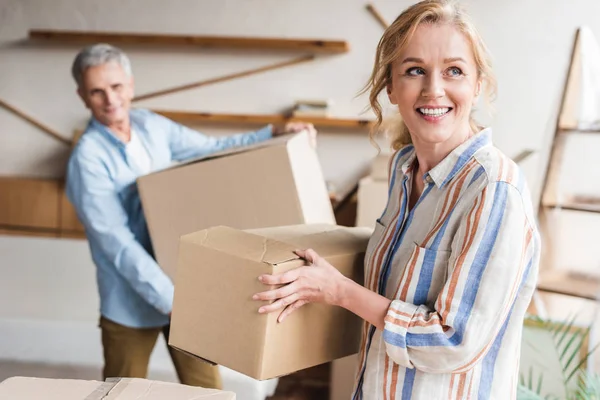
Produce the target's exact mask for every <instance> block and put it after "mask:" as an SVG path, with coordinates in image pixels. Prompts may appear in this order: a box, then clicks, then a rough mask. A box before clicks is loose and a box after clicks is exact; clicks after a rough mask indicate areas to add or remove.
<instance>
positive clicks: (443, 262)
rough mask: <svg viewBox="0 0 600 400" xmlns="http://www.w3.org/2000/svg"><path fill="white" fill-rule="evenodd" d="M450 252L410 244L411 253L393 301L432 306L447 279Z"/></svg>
mask: <svg viewBox="0 0 600 400" xmlns="http://www.w3.org/2000/svg"><path fill="white" fill-rule="evenodd" d="M451 254H452V252H450V251H446V250H435V249H430V248H426V247H421V246H419V245H418V244H417V243H414V242H413V244H412V253H411V255H410V257H409V258H408V262H407V263H406V267H405V268H404V271H403V273H402V276H401V278H400V284H399V285H398V288H397V290H396V294H395V296H394V298H395V299H398V300H402V301H406V302H408V303H411V304H415V305H422V304H425V305H428V306H432V305H433V303H434V302H435V300H436V298H437V297H438V295H439V293H440V292H441V290H442V288H443V287H444V284H445V283H446V279H447V278H448V263H449V260H450V255H451Z"/></svg>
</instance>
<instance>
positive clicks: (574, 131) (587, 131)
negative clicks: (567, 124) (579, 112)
mask: <svg viewBox="0 0 600 400" xmlns="http://www.w3.org/2000/svg"><path fill="white" fill-rule="evenodd" d="M558 132H559V133H560V134H562V135H577V134H583V135H589V134H592V135H594V134H598V133H600V129H576V128H572V129H571V128H561V129H559V131H558Z"/></svg>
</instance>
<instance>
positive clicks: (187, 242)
mask: <svg viewBox="0 0 600 400" xmlns="http://www.w3.org/2000/svg"><path fill="white" fill-rule="evenodd" d="M369 236H370V230H369V229H364V228H345V227H338V226H335V225H320V224H318V225H300V226H289V227H278V228H269V229H258V230H252V231H241V230H236V229H232V228H228V227H214V228H210V229H207V230H203V231H200V232H197V233H193V234H190V235H185V236H183V237H182V238H181V246H180V253H179V264H178V271H177V279H176V281H175V299H174V305H173V315H172V319H171V334H170V340H169V344H170V345H171V346H173V347H176V348H179V349H181V350H183V351H186V352H188V353H191V354H193V355H196V356H198V357H201V358H204V359H205V360H208V361H210V362H214V363H217V364H221V365H223V366H225V367H227V368H230V369H233V370H236V371H238V372H241V373H243V374H245V375H248V376H250V377H253V378H255V379H259V380H263V379H269V378H273V377H277V376H281V375H286V374H290V373H292V372H295V371H298V370H301V369H304V368H309V367H312V366H315V365H319V364H322V363H325V362H329V361H332V360H335V359H337V358H341V357H345V356H347V355H350V354H354V353H356V352H357V351H358V346H359V340H360V328H361V320H360V319H359V318H358V317H357V316H355V315H354V314H352V313H350V312H349V311H347V310H345V309H342V308H339V307H333V306H327V305H323V304H307V305H305V306H303V307H302V308H300V309H299V310H297V311H295V312H294V313H293V314H292V315H291V316H290V317H288V318H287V319H286V320H285V321H284V322H283V323H278V322H277V317H278V316H279V313H270V314H268V315H262V314H259V313H258V308H259V307H260V306H261V304H264V303H261V302H259V301H255V300H252V295H253V294H255V293H258V292H262V291H265V290H268V289H269V287H268V286H266V285H264V284H262V283H260V282H259V281H258V279H257V278H258V276H259V275H261V274H265V273H270V274H278V273H282V272H285V271H288V270H291V269H294V268H298V267H301V266H303V265H305V261H304V260H301V259H299V258H298V256H296V254H295V253H294V252H293V251H294V250H295V249H302V248H313V249H314V250H315V251H317V252H318V253H319V254H320V255H321V256H322V257H324V258H325V259H326V260H328V261H329V262H330V263H331V264H332V265H334V266H335V267H336V268H338V270H339V271H340V272H341V273H342V274H344V275H345V276H348V277H351V278H352V279H354V280H356V281H357V282H359V283H361V284H362V280H363V259H364V252H365V250H366V247H367V242H368V240H369Z"/></svg>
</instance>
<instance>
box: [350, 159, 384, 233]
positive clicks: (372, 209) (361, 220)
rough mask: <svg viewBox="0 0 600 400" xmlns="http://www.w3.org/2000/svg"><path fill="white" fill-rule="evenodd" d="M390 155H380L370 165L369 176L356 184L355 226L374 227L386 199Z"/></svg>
mask: <svg viewBox="0 0 600 400" xmlns="http://www.w3.org/2000/svg"><path fill="white" fill-rule="evenodd" d="M390 157H391V155H390V154H389V153H381V154H379V155H378V156H377V157H375V159H374V160H373V163H372V164H371V174H370V175H368V176H366V177H364V178H363V179H361V180H360V182H359V184H358V204H357V210H356V226H365V227H369V228H374V227H375V221H376V220H377V218H379V217H380V216H381V214H382V212H383V210H384V208H385V206H386V203H387V198H388V169H389V163H390Z"/></svg>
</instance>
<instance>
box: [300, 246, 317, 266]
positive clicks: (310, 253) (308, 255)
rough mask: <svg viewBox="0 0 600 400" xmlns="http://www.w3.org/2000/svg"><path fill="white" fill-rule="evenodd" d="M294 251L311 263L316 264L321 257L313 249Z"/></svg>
mask: <svg viewBox="0 0 600 400" xmlns="http://www.w3.org/2000/svg"><path fill="white" fill-rule="evenodd" d="M294 253H296V254H297V255H298V257H300V258H304V259H305V260H306V261H308V262H309V263H311V264H315V263H316V262H317V260H318V259H319V255H318V254H317V252H316V251H314V250H313V249H306V250H296V251H294Z"/></svg>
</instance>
